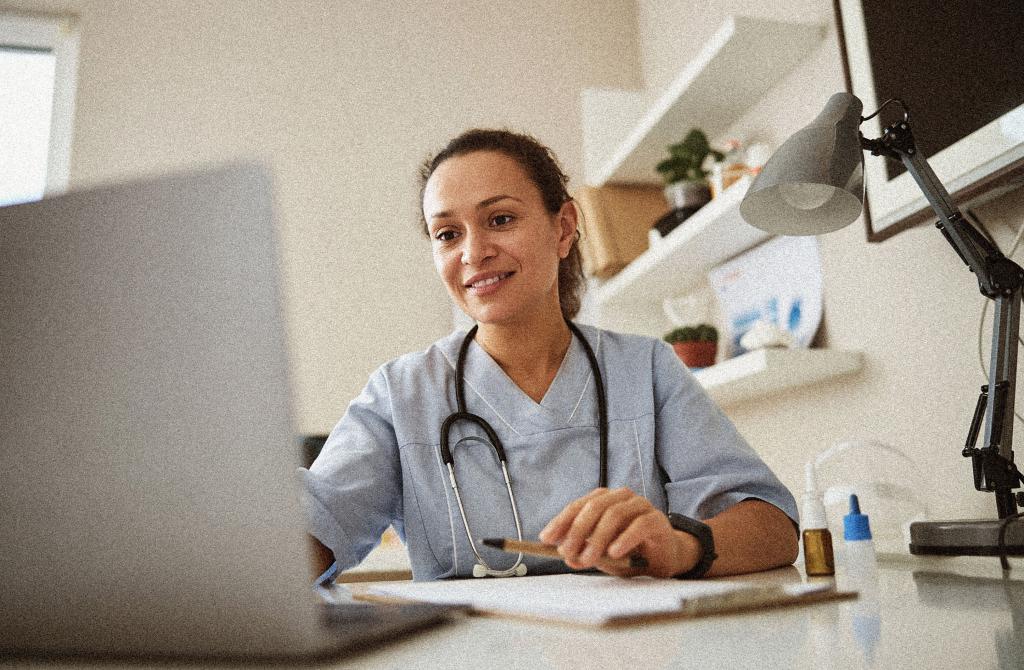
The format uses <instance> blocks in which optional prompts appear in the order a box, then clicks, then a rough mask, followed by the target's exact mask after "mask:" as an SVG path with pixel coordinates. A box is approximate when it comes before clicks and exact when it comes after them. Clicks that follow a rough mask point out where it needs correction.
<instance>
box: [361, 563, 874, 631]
mask: <svg viewBox="0 0 1024 670" xmlns="http://www.w3.org/2000/svg"><path fill="white" fill-rule="evenodd" d="M350 588H351V591H352V596H353V598H355V599H358V600H369V601H375V602H399V601H400V602H410V601H411V602H428V603H435V604H444V605H461V606H464V607H468V609H469V612H470V613H471V614H476V615H482V616H496V617H506V618H513V619H525V620H529V621H541V622H547V623H558V624H568V625H575V626H584V627H590V628H613V627H622V626H631V625H638V624H644V623H650V622H657V621H669V620H678V619H690V618H698V617H705V616H716V615H724V614H734V613H739V612H750V611H758V610H766V609H773V608H778V607H791V606H798V605H809V604H813V603H819V602H827V601H832V600H844V599H850V598H855V597H856V595H857V594H856V593H855V592H851V591H839V590H837V589H836V588H835V586H834V583H833V582H830V581H825V582H812V583H805V582H802V581H799V582H797V581H792V582H786V581H778V580H775V581H770V580H749V579H714V580H700V581H685V580H674V579H654V578H649V577H632V578H622V577H613V576H611V575H594V574H578V573H577V574H560V575H539V576H526V577H515V578H509V579H472V580H469V579H465V580H451V581H437V582H386V583H385V582H378V583H367V584H358V585H355V584H353V585H350Z"/></svg>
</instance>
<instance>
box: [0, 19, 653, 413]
mask: <svg viewBox="0 0 1024 670" xmlns="http://www.w3.org/2000/svg"><path fill="white" fill-rule="evenodd" d="M5 9H6V10H18V11H30V12H48V13H71V14H75V15H78V16H79V17H80V28H81V39H82V41H81V60H80V69H79V80H78V82H79V83H78V96H77V110H76V116H75V126H74V139H73V152H72V165H71V185H72V187H75V186H82V185H87V184H91V183H95V182H101V181H107V180H113V179H119V178H123V177H127V176H133V175H139V174H146V173H156V172H163V171H167V170H177V169H182V168H186V167H188V166H193V165H199V164H207V163H218V162H223V161H226V160H230V159H234V158H240V157H256V158H259V159H261V160H264V161H266V162H267V163H269V165H270V166H271V167H272V168H273V170H274V171H275V173H276V177H277V192H276V198H277V202H278V205H279V213H280V233H281V235H280V237H281V241H282V246H283V256H284V265H283V270H284V275H285V297H286V300H287V311H288V323H289V329H290V342H291V347H292V356H293V359H294V370H295V375H294V377H295V378H294V382H295V395H296V404H297V406H298V410H299V426H298V427H299V429H301V430H302V431H305V432H315V431H326V430H329V429H330V428H331V427H332V426H333V425H334V423H335V422H336V421H337V419H338V418H339V417H340V416H341V414H342V413H343V412H344V409H345V407H346V406H347V404H348V402H349V400H351V399H352V398H353V397H354V396H355V395H356V394H357V393H358V392H359V390H360V389H361V388H362V386H363V384H364V383H365V381H366V378H367V375H368V374H369V373H370V372H371V371H372V370H373V369H374V368H375V367H376V366H377V365H379V364H380V363H382V362H384V361H386V360H388V359H389V358H392V357H394V356H396V355H399V354H401V353H404V352H407V351H411V350H416V349H421V348H423V347H425V346H426V345H427V344H429V343H430V342H431V341H433V340H434V339H436V338H438V337H440V336H442V335H444V334H446V333H447V332H448V331H449V329H450V326H451V312H450V310H449V306H448V303H447V299H446V297H445V293H444V290H443V288H442V286H441V284H440V282H439V281H438V280H437V279H436V276H435V274H434V270H433V266H432V264H431V258H430V251H429V246H428V243H427V241H426V239H425V238H424V237H423V236H422V235H421V234H420V232H419V227H418V225H417V217H418V203H417V199H418V184H417V181H416V175H417V171H418V166H419V163H420V162H421V161H422V160H423V159H424V158H425V157H426V156H427V155H428V154H430V153H432V152H433V151H436V150H437V149H439V148H440V147H441V146H443V144H444V143H445V142H446V141H447V140H448V139H450V138H451V137H452V136H454V135H455V134H457V133H458V132H461V131H462V130H464V129H466V128H469V127H472V126H476V125H486V126H510V127H513V128H517V129H521V130H526V131H527V132H531V133H533V134H534V135H536V136H537V137H539V138H540V139H541V140H542V141H544V142H546V143H548V144H549V145H550V146H551V147H552V148H553V149H554V150H555V151H556V153H557V154H558V155H559V156H560V157H561V159H562V160H563V162H564V164H565V167H566V169H567V171H568V172H569V173H570V174H571V175H573V176H576V175H579V174H580V173H581V165H580V162H581V141H580V128H579V111H578V109H579V102H578V100H579V94H580V91H581V90H582V88H584V87H587V86H622V87H630V86H637V85H638V84H639V61H638V58H637V56H636V43H635V38H636V34H637V32H636V16H635V7H634V5H633V4H632V3H628V2H626V3H623V2H619V1H617V0H598V1H595V0H570V1H564V2H556V3H550V2H545V1H543V0H530V1H498V2H495V1H487V0H472V1H461V0H460V2H446V1H443V0H434V1H425V0H421V1H410V2H405V1H403V2H373V1H371V0H365V1H355V0H348V1H340V0H339V1H332V0H323V1H317V2H312V1H310V2H303V1H295V2H292V1H288V0H260V1H259V2H255V1H250V0H194V1H186V0H130V1H123V0H93V1H89V0H12V1H4V0H0V10H5ZM598 17H599V18H598Z"/></svg>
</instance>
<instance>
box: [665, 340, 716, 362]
mask: <svg viewBox="0 0 1024 670" xmlns="http://www.w3.org/2000/svg"><path fill="white" fill-rule="evenodd" d="M672 348H673V349H675V350H676V356H679V359H680V360H681V361H683V364H684V365H685V366H686V367H688V368H706V367H710V366H712V365H714V364H715V356H716V355H718V342H673V343H672Z"/></svg>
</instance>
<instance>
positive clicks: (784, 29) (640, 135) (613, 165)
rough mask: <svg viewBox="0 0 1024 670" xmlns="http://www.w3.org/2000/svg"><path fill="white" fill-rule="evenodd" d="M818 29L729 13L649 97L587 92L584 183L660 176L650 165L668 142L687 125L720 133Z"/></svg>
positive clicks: (803, 51)
mask: <svg viewBox="0 0 1024 670" xmlns="http://www.w3.org/2000/svg"><path fill="white" fill-rule="evenodd" d="M824 34H825V30H824V27H823V26H821V25H819V24H807V23H788V22H782V21H771V20H766V19H760V18H753V17H746V16H730V17H728V18H727V19H726V21H725V22H724V23H723V24H722V26H721V27H720V28H719V29H718V31H717V32H716V33H715V34H714V36H712V37H711V39H710V40H708V42H707V44H706V45H705V46H704V48H703V49H702V50H701V51H700V53H699V54H698V55H697V56H696V57H695V58H694V59H693V60H692V61H691V62H690V63H689V64H688V65H687V66H686V67H685V68H684V69H683V70H682V72H680V73H679V75H678V76H677V77H676V78H675V79H674V80H673V81H672V82H671V83H670V84H669V85H668V87H666V89H665V91H664V92H663V93H662V94H661V95H660V96H658V97H657V98H656V99H654V101H653V102H650V100H651V97H652V96H651V94H650V92H648V91H625V90H620V89H614V90H609V89H591V90H588V91H585V92H584V95H583V97H582V101H581V103H582V109H583V119H582V120H583V154H584V177H585V179H586V182H587V183H588V184H590V185H591V186H603V185H604V184H606V183H616V182H656V181H658V174H657V173H656V172H655V170H654V166H655V165H656V164H657V163H658V162H659V161H660V160H661V159H662V158H663V157H664V154H665V150H666V147H667V146H668V145H669V144H672V143H674V142H678V141H679V140H680V139H681V138H682V136H683V135H684V134H685V133H686V131H687V130H688V129H690V128H692V127H700V128H702V129H703V130H704V132H705V133H707V135H708V137H711V138H714V137H717V136H719V135H721V134H722V133H724V132H726V131H727V130H728V129H729V127H730V126H731V125H732V124H733V123H735V122H736V121H737V120H738V119H739V118H740V117H741V116H742V115H743V114H744V113H745V112H746V111H747V110H749V109H750V107H752V106H753V105H754V103H756V102H757V101H758V100H760V99H761V98H762V97H763V96H764V94H765V93H767V92H768V90H769V89H770V88H771V87H772V86H774V85H775V84H776V83H778V82H779V81H780V80H781V79H782V78H783V77H784V76H785V75H786V74H787V73H788V72H789V71H790V70H792V69H793V67H794V66H796V65H797V64H798V63H799V62H800V61H802V60H803V59H804V58H806V56H807V55H808V54H810V52H811V50H812V49H814V47H816V46H817V45H818V44H819V43H820V42H821V40H822V38H823V37H824Z"/></svg>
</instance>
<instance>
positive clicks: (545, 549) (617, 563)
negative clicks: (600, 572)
mask: <svg viewBox="0 0 1024 670" xmlns="http://www.w3.org/2000/svg"><path fill="white" fill-rule="evenodd" d="M484 544H485V545H487V546H488V547H494V548H495V549H500V550H502V551H507V552H508V553H510V554H527V555H529V556H543V557H545V558H557V559H559V560H562V555H561V554H559V553H558V548H557V547H554V546H552V545H550V544H541V543H540V542H527V541H525V540H512V539H508V538H494V537H489V538H486V539H485V540H484ZM600 561H601V563H602V564H604V565H607V566H609V567H612V568H617V569H620V570H627V569H642V568H646V567H647V559H646V558H644V557H643V556H641V555H639V554H632V555H630V556H629V557H626V558H610V557H608V556H604V557H602V558H601V559H600Z"/></svg>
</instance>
